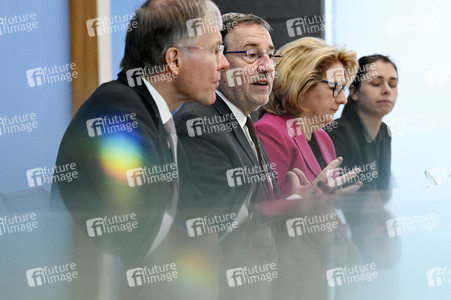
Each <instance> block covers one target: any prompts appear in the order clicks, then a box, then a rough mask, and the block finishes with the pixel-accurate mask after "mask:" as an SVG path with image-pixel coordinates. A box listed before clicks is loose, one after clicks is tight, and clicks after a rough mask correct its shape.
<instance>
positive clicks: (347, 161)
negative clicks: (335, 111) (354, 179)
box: [329, 108, 391, 191]
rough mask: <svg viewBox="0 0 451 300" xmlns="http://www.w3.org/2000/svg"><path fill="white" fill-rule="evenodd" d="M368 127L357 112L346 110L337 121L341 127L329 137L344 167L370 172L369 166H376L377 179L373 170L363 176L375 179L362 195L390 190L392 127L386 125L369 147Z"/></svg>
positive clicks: (367, 181) (334, 130)
mask: <svg viewBox="0 0 451 300" xmlns="http://www.w3.org/2000/svg"><path fill="white" fill-rule="evenodd" d="M363 132H364V127H363V124H362V121H361V120H360V118H359V116H358V115H357V112H356V111H355V109H354V108H351V109H348V110H344V111H343V114H342V116H341V118H339V119H338V120H337V127H336V128H334V129H332V131H331V132H330V133H329V135H330V137H331V138H332V141H333V142H334V145H335V149H336V151H337V155H338V156H342V157H343V163H342V165H341V167H345V166H346V167H348V169H349V168H350V169H352V168H353V167H354V166H358V167H360V168H361V169H368V167H366V166H367V165H368V164H371V163H373V162H375V163H376V166H377V172H378V175H377V177H376V178H373V177H374V176H370V175H372V170H371V168H370V169H369V170H365V171H363V170H362V172H363V173H366V174H368V176H370V177H371V181H369V180H365V181H362V182H363V186H362V187H361V188H360V190H359V191H369V190H387V189H389V188H390V173H391V136H390V132H389V128H388V126H387V125H386V124H385V123H383V122H382V124H381V127H380V129H379V132H378V134H377V136H376V138H375V140H374V141H372V142H370V143H368V142H367V141H366V139H365V136H364V134H363Z"/></svg>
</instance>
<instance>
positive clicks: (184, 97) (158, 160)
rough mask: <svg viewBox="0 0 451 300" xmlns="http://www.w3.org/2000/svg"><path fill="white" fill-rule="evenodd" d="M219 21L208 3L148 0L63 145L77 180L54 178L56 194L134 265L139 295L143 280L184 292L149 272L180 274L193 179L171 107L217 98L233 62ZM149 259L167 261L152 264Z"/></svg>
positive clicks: (100, 240)
mask: <svg viewBox="0 0 451 300" xmlns="http://www.w3.org/2000/svg"><path fill="white" fill-rule="evenodd" d="M198 23H201V25H202V26H197V25H198ZM220 26H221V20H220V13H219V10H218V8H217V7H216V5H215V4H214V3H213V2H211V1H209V0H188V1H187V0H183V1H182V0H163V1H153V0H149V1H147V2H145V3H144V4H143V5H142V6H141V7H140V8H139V9H138V10H137V11H136V13H135V16H134V17H133V19H132V20H131V23H130V28H129V29H130V30H129V31H128V32H127V36H126V45H125V53H124V57H123V59H122V62H121V67H122V68H123V70H122V71H121V72H120V73H119V74H118V79H117V80H114V81H111V82H108V83H105V84H103V85H101V86H100V87H99V88H98V89H97V90H96V91H94V93H93V94H92V95H91V96H90V97H89V99H88V100H87V101H86V102H85V103H84V104H83V106H82V107H81V108H80V110H79V111H78V112H77V114H76V115H75V117H74V118H73V120H72V121H71V123H70V125H69V127H68V129H67V131H66V133H65V135H64V137H63V140H62V142H61V146H60V149H59V153H58V158H57V162H56V165H57V166H69V167H70V168H72V169H74V170H76V172H77V173H78V177H77V178H75V179H74V180H72V181H70V182H69V181H64V180H60V181H59V182H58V184H56V183H55V184H54V186H53V191H52V193H53V199H56V200H54V201H55V203H56V202H57V199H58V198H59V194H60V197H61V199H62V200H63V202H64V204H65V206H66V207H67V209H68V210H69V212H70V213H71V216H72V217H73V218H74V220H75V222H76V223H77V225H79V227H80V229H81V231H82V232H83V233H84V234H85V236H86V237H87V238H88V239H90V240H91V241H93V242H94V243H95V244H96V245H97V246H99V248H100V249H102V250H104V251H106V252H107V253H111V254H115V255H119V256H120V258H121V260H122V263H123V265H124V267H125V269H126V270H127V272H126V273H124V274H121V275H120V276H119V277H120V278H126V281H127V283H128V287H130V288H131V290H133V293H132V294H131V295H133V298H134V299H137V298H141V297H146V294H148V291H146V290H145V289H143V288H144V287H142V286H143V285H144V286H148V287H149V289H151V290H152V291H153V292H152V295H153V296H155V297H156V298H158V297H161V299H163V297H164V298H166V299H175V298H178V297H181V296H180V295H179V294H177V292H178V293H182V292H181V291H175V290H174V289H173V290H174V291H171V289H170V288H164V289H163V290H162V291H163V292H162V293H158V292H157V293H156V292H155V290H158V289H157V288H156V287H155V286H156V284H152V283H151V282H148V281H149V280H151V278H154V277H151V276H150V275H157V277H159V278H162V277H161V276H159V275H161V274H158V272H160V273H162V272H164V275H165V276H166V275H167V274H169V273H172V272H173V271H176V272H177V271H178V272H180V269H179V268H180V267H179V266H177V268H176V269H175V270H174V268H175V267H174V266H171V265H170V264H171V263H173V262H175V261H176V260H177V259H178V258H179V256H177V255H178V254H177V253H175V252H176V251H177V250H178V248H180V245H182V244H183V241H184V239H183V235H186V234H185V233H183V232H182V233H178V235H177V232H178V231H180V230H177V226H175V225H174V218H175V213H176V208H177V206H178V205H179V203H180V202H181V201H182V199H183V194H182V191H181V189H180V188H181V187H182V186H188V185H189V180H187V178H189V177H188V176H179V171H180V172H182V171H183V170H185V169H187V166H186V157H185V155H184V151H183V148H182V147H181V143H180V142H179V141H178V140H177V139H176V134H175V126H174V123H173V120H172V114H171V112H172V111H174V110H176V109H177V107H179V106H180V105H181V104H182V103H183V102H186V101H188V100H194V101H197V102H198V103H201V104H204V105H210V104H212V103H213V102H214V101H215V90H216V87H217V86H218V81H219V78H220V71H221V70H222V69H225V68H227V67H228V62H227V59H226V58H225V57H224V56H223V54H222V52H223V48H222V45H221V44H222V37H221V34H220V32H219V28H220ZM189 190H190V188H187V189H184V191H185V192H186V191H189ZM171 234H172V235H174V234H175V237H173V238H170V237H171ZM151 264H152V265H164V266H165V267H164V266H163V267H161V268H159V269H158V271H156V270H153V269H152V271H149V270H150V269H151V267H152V265H151ZM168 264H169V265H168ZM147 266H148V268H147V269H145V267H147ZM146 270H147V271H146ZM146 272H147V273H146ZM155 272H157V274H156V273H155ZM180 277H181V275H180V276H179V278H180ZM155 278H156V277H155ZM165 278H166V279H167V277H165ZM152 280H153V279H152ZM163 281H164V280H163ZM166 281H169V280H166ZM171 281H172V280H171ZM163 284H167V282H164V283H163ZM136 291H138V292H136ZM168 291H170V293H167V292H168ZM199 294H200V293H199ZM184 296H187V295H186V294H184ZM200 298H202V297H200ZM206 298H209V299H212V298H211V297H206ZM197 299H199V297H198V298H197Z"/></svg>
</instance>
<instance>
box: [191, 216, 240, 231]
mask: <svg viewBox="0 0 451 300" xmlns="http://www.w3.org/2000/svg"><path fill="white" fill-rule="evenodd" d="M237 227H238V222H237V221H236V214H235V213H230V214H225V215H219V216H218V215H214V216H210V217H208V216H205V217H199V218H194V219H189V220H187V221H186V228H187V231H188V235H189V236H190V237H196V236H201V235H204V234H210V233H215V232H218V233H219V232H231V231H232V230H233V229H236V228H237Z"/></svg>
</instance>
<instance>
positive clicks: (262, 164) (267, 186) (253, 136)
mask: <svg viewBox="0 0 451 300" xmlns="http://www.w3.org/2000/svg"><path fill="white" fill-rule="evenodd" d="M246 126H247V128H248V129H249V135H250V136H251V139H252V142H254V145H255V149H256V150H257V156H258V162H259V165H260V169H261V170H264V172H265V178H266V180H265V182H266V184H265V185H264V186H265V191H266V194H267V195H268V198H269V199H270V200H273V199H274V189H273V186H272V183H271V179H270V174H269V173H270V170H269V169H268V165H267V164H266V163H265V160H264V156H263V151H262V148H261V145H260V139H259V138H258V135H257V130H255V126H254V122H252V119H251V118H250V117H249V116H247V118H246Z"/></svg>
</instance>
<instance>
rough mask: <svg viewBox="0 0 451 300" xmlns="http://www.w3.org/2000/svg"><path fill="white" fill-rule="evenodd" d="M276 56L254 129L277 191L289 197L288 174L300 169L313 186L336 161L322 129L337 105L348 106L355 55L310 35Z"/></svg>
mask: <svg viewBox="0 0 451 300" xmlns="http://www.w3.org/2000/svg"><path fill="white" fill-rule="evenodd" d="M280 54H281V55H282V58H281V59H280V60H279V61H278V62H277V65H276V74H277V77H276V78H275V81H274V89H273V93H272V94H271V99H270V100H269V102H268V104H267V105H266V106H264V111H265V113H264V115H263V117H262V118H261V119H260V120H259V121H257V122H256V129H257V131H258V133H259V136H260V139H261V141H262V143H263V145H264V146H265V148H266V151H267V153H268V156H269V160H270V161H271V162H272V163H274V164H275V169H276V171H277V173H278V183H279V185H280V188H281V192H282V194H283V195H285V196H288V195H289V194H290V178H289V177H288V176H287V175H286V174H287V172H288V171H291V170H293V169H294V168H297V169H300V170H301V171H302V172H303V173H304V174H305V176H306V179H307V180H308V181H310V182H311V181H313V180H314V179H315V178H316V177H317V176H318V175H319V174H320V172H321V170H322V169H324V168H325V167H326V166H327V165H328V164H330V163H331V162H332V161H333V160H334V159H336V154H335V148H334V144H333V143H332V140H331V139H330V137H329V136H328V135H327V133H326V132H325V131H324V130H323V129H322V127H323V126H327V125H329V124H330V123H332V121H333V115H334V113H335V112H336V111H337V110H338V108H339V106H340V104H345V103H346V101H347V100H346V96H345V94H344V91H343V90H344V89H346V85H347V84H349V83H350V82H351V80H352V78H353V75H354V70H355V68H356V65H357V62H356V59H355V53H354V52H352V51H347V50H344V49H339V48H336V47H331V46H328V45H327V44H326V43H325V42H324V41H322V40H320V39H317V38H310V37H308V38H301V39H298V40H296V41H293V42H290V43H288V44H286V45H285V46H283V47H282V48H281V50H280ZM332 171H333V170H332ZM330 174H333V173H330ZM358 185H359V183H357V184H356V187H357V186H358Z"/></svg>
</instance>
